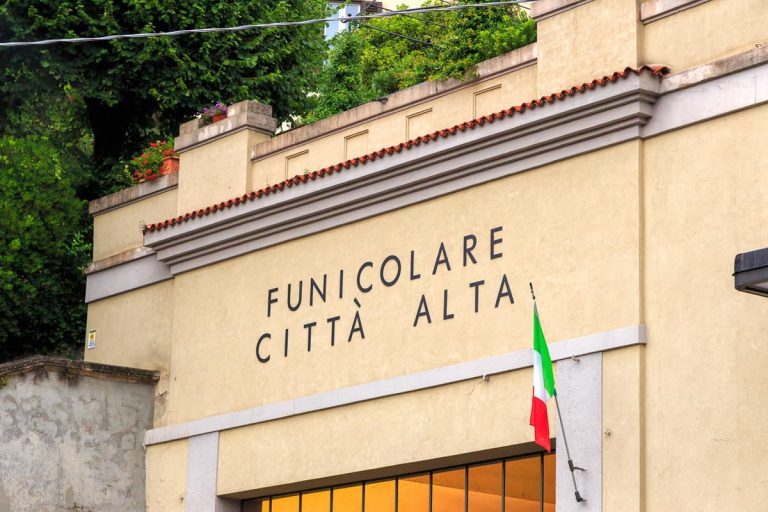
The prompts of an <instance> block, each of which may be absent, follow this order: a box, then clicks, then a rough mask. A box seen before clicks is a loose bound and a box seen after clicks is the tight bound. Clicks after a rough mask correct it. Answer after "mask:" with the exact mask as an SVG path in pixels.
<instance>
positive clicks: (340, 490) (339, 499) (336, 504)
mask: <svg viewBox="0 0 768 512" xmlns="http://www.w3.org/2000/svg"><path fill="white" fill-rule="evenodd" d="M362 510H363V486H362V485H353V486H351V487H334V488H333V512H362Z"/></svg>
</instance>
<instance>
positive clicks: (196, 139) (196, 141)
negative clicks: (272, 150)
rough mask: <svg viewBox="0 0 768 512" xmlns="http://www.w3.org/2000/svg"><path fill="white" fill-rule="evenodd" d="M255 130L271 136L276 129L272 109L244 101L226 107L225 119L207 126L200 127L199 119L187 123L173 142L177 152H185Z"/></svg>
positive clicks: (181, 127)
mask: <svg viewBox="0 0 768 512" xmlns="http://www.w3.org/2000/svg"><path fill="white" fill-rule="evenodd" d="M245 129H250V130H255V131H257V132H261V133H266V134H267V135H272V134H274V133H275V129H277V119H275V118H274V117H272V107H270V106H269V105H264V104H263V103H259V102H258V101H254V100H245V101H241V102H240V103H235V104H233V105H228V106H227V118H226V119H223V120H222V121H219V122H218V123H212V124H209V125H207V126H202V127H201V126H200V120H199V119H193V120H191V121H187V122H186V123H184V124H182V125H181V126H180V127H179V136H178V137H176V139H175V140H174V142H173V147H174V149H176V151H177V152H183V151H187V150H189V149H192V148H193V147H195V146H198V145H200V144H202V143H204V142H207V141H210V140H213V139H217V138H219V137H221V136H223V135H227V134H230V133H233V132H237V131H240V130H245Z"/></svg>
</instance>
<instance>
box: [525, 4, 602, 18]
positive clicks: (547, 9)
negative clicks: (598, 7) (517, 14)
mask: <svg viewBox="0 0 768 512" xmlns="http://www.w3.org/2000/svg"><path fill="white" fill-rule="evenodd" d="M591 1H592V0H539V1H538V2H536V3H534V4H533V5H532V6H531V18H533V19H534V20H536V21H537V22H539V21H541V20H545V19H547V18H551V17H552V16H557V15H558V14H560V13H562V12H565V11H570V10H571V9H574V8H576V7H578V6H580V5H583V4H586V3H588V2H591Z"/></svg>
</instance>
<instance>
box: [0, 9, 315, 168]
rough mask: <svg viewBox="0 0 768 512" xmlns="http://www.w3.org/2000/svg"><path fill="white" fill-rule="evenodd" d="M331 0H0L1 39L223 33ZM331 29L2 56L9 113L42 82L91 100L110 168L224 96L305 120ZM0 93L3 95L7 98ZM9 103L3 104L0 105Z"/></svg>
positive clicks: (101, 163) (97, 143) (90, 119)
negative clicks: (218, 29) (194, 31)
mask: <svg viewBox="0 0 768 512" xmlns="http://www.w3.org/2000/svg"><path fill="white" fill-rule="evenodd" d="M325 5H326V4H325V2H324V1H323V0H248V1H240V2H230V1H228V0H167V1H165V2H158V1H156V0H42V1H41V0H2V1H0V39H1V40H36V39H47V38H60V37H77V36H102V35H106V34H120V33H136V32H163V31H170V30H177V29H187V28H204V27H225V26H232V25H241V24H252V23H260V22H272V21H284V20H288V19H306V18H310V17H318V16H322V14H323V13H324V12H325ZM324 48H325V42H324V40H323V34H322V26H321V25H312V26H301V27H289V28H271V29H254V30H248V31H243V32H226V33H206V34H194V35H186V36H179V37H157V38H149V39H123V40H114V41H109V42H99V43H87V44H58V45H52V46H43V47H24V48H4V49H0V66H1V67H2V69H3V75H4V76H3V79H4V85H3V86H2V87H0V92H2V93H4V95H5V98H6V99H5V100H4V103H5V105H2V104H0V109H1V108H2V107H4V108H5V110H9V109H11V108H14V107H15V106H17V105H18V103H19V101H20V99H21V98H25V97H27V96H28V95H30V94H31V93H32V91H35V90H38V89H40V88H41V87H42V88H46V86H45V85H43V84H47V85H48V86H53V87H58V88H59V89H63V88H64V87H70V88H72V89H73V90H74V91H76V93H77V94H78V95H79V97H80V98H82V101H83V104H84V113H85V116H86V120H87V123H88V125H89V127H90V129H91V131H92V133H93V158H94V160H95V162H96V165H97V167H98V168H99V169H100V171H101V172H105V171H106V170H107V169H109V168H110V167H111V166H112V165H114V163H115V162H116V161H118V160H119V159H120V158H125V157H128V156H130V155H131V154H132V153H134V152H135V151H136V150H137V149H138V148H140V147H141V146H142V145H143V144H144V143H146V142H147V141H148V140H150V139H152V138H157V137H158V136H160V135H161V134H164V133H171V132H173V131H174V130H176V129H177V127H178V124H179V123H180V122H182V121H185V120H188V119H189V118H190V117H191V116H192V114H193V113H194V112H195V111H199V110H200V109H201V108H202V107H205V106H207V105H208V104H210V103H213V102H214V101H216V100H221V101H224V102H227V103H231V102H236V101H240V100H243V99H248V98H255V99H258V100H260V101H262V102H265V103H268V104H270V105H272V106H273V109H274V112H275V115H276V116H277V117H278V118H279V119H286V118H287V117H288V116H289V115H290V114H302V113H303V112H305V111H306V110H307V108H308V106H309V101H310V100H309V98H308V97H307V92H308V91H309V90H311V89H312V84H313V83H314V77H315V76H316V74H317V72H318V70H319V69H320V67H321V65H322V59H323V57H324ZM0 96H3V95H2V94H0ZM0 101H3V100H0Z"/></svg>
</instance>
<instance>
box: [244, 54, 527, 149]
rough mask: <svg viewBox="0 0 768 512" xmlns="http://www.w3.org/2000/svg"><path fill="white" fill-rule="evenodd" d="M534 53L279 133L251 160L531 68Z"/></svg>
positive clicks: (506, 56) (482, 66) (261, 145)
mask: <svg viewBox="0 0 768 512" xmlns="http://www.w3.org/2000/svg"><path fill="white" fill-rule="evenodd" d="M537 54H538V52H537V46H536V43H533V44H529V45H528V46H523V47H522V48H518V49H516V50H512V51H511V52H508V53H505V54H504V55H500V56H498V57H495V58H493V59H489V60H486V61H484V62H481V63H480V64H478V65H477V66H476V68H475V69H476V73H477V78H476V79H474V80H468V81H461V80H457V79H455V78H452V79H449V80H444V81H440V82H422V83H420V84H417V85H414V86H412V87H409V88H407V89H403V90H402V91H397V92H394V93H392V94H390V95H389V96H385V97H383V98H381V99H380V100H379V101H371V102H369V103H365V104H364V105H360V106H359V107H355V108H353V109H350V110H347V111H345V112H342V113H340V114H336V115H335V116H331V117H328V118H326V119H322V120H320V121H317V122H315V123H312V124H308V125H305V126H300V127H299V128H295V129H293V130H290V131H288V132H284V133H281V134H280V135H278V136H277V137H274V138H273V139H270V140H265V141H263V142H260V143H258V144H256V145H254V146H253V147H252V148H251V160H253V161H257V160H260V159H262V158H265V157H267V156H269V155H271V154H273V153H277V152H279V151H283V150H285V149H288V148H290V147H292V146H297V145H299V144H304V143H307V142H309V141H312V140H315V139H318V138H321V137H325V136H328V135H331V134H333V133H335V132H338V131H341V130H345V129H347V128H350V127H352V126H354V125H355V124H358V123H362V122H368V121H371V120H373V119H376V118H378V117H382V116H386V115H391V114H393V113H394V112H398V111H400V110H404V109H406V108H409V107H412V106H414V105H416V104H418V103H421V102H425V101H431V100H434V99H435V98H439V97H441V96H444V95H446V94H449V93H452V92H455V91H457V90H459V89H462V88H464V87H470V86H472V85H476V84H477V83H478V82H482V81H483V80H489V79H491V78H493V77H494V76H496V75H498V74H501V73H508V72H510V71H514V70H515V69H519V68H523V67H527V66H531V65H533V64H535V63H536V57H537Z"/></svg>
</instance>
